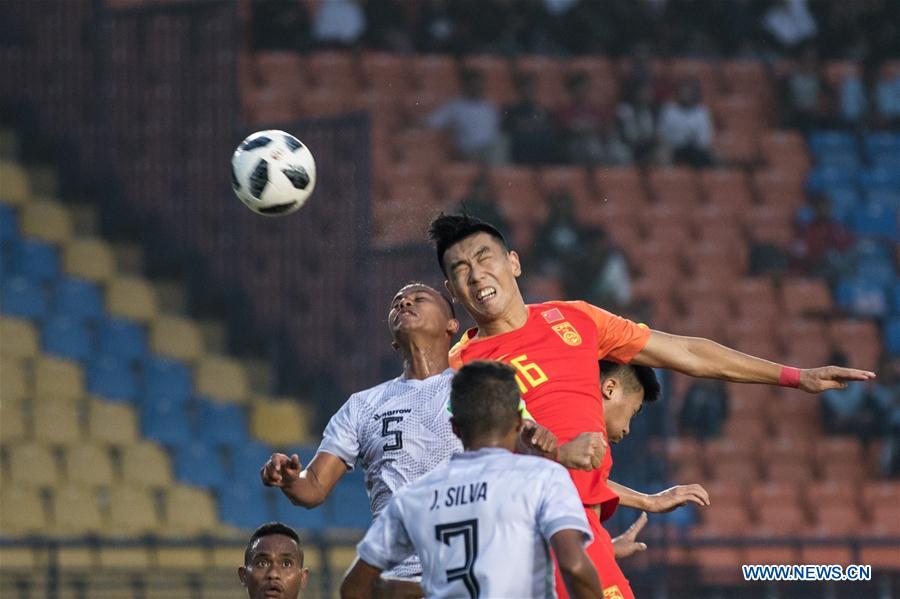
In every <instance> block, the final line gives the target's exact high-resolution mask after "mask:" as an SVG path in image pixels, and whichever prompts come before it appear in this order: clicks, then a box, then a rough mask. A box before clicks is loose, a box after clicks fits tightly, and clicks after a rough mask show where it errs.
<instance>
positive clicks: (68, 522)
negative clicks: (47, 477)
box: [53, 485, 103, 536]
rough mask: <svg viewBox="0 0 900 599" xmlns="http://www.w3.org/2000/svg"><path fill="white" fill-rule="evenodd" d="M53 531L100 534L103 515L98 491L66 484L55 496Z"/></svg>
mask: <svg viewBox="0 0 900 599" xmlns="http://www.w3.org/2000/svg"><path fill="white" fill-rule="evenodd" d="M53 531H54V534H59V535H72V536H76V535H85V534H100V533H102V532H103V515H102V513H101V512H100V504H99V502H98V498H97V493H96V491H95V490H93V489H88V488H85V487H81V486H76V485H66V486H64V487H60V488H58V489H57V490H56V492H55V493H54V496H53Z"/></svg>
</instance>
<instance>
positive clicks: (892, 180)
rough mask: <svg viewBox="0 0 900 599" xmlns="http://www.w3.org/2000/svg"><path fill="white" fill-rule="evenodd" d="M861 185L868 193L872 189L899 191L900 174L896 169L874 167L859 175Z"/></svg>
mask: <svg viewBox="0 0 900 599" xmlns="http://www.w3.org/2000/svg"><path fill="white" fill-rule="evenodd" d="M859 183H860V185H862V187H863V189H864V190H866V191H869V190H872V189H887V190H894V191H896V190H897V186H898V185H900V172H898V169H896V168H885V167H881V166H876V167H872V168H870V169H867V170H863V171H861V172H860V173H859Z"/></svg>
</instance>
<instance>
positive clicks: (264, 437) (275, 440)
mask: <svg viewBox="0 0 900 599" xmlns="http://www.w3.org/2000/svg"><path fill="white" fill-rule="evenodd" d="M250 428H251V430H252V432H253V436H254V437H255V438H257V439H259V440H260V441H262V442H264V443H268V444H269V445H271V446H273V447H287V446H291V445H296V444H298V443H303V442H304V441H306V440H307V438H308V432H307V431H308V430H309V418H308V416H307V415H306V414H305V413H304V410H303V406H301V404H300V403H299V402H297V401H296V400H293V399H280V400H257V401H254V402H253V408H252V411H251V412H250Z"/></svg>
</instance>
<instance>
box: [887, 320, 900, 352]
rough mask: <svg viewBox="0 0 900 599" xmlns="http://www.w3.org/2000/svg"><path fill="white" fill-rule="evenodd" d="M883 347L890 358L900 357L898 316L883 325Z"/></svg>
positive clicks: (899, 321) (899, 324)
mask: <svg viewBox="0 0 900 599" xmlns="http://www.w3.org/2000/svg"><path fill="white" fill-rule="evenodd" d="M884 347H885V349H886V350H887V351H888V353H889V354H890V355H892V356H900V316H895V317H893V318H891V319H890V320H888V321H887V323H885V325H884Z"/></svg>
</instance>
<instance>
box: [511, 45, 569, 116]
mask: <svg viewBox="0 0 900 599" xmlns="http://www.w3.org/2000/svg"><path fill="white" fill-rule="evenodd" d="M564 65H565V61H563V60H560V59H557V58H549V57H546V56H522V57H520V58H519V59H518V61H517V62H516V70H517V71H518V72H522V73H528V74H530V75H531V76H532V77H534V83H535V96H536V99H537V101H538V103H539V104H541V105H543V106H546V107H548V108H551V109H557V108H560V107H562V106H563V105H564V104H565V103H566V102H567V101H568V98H569V96H568V92H567V91H566V80H565V69H564Z"/></svg>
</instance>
